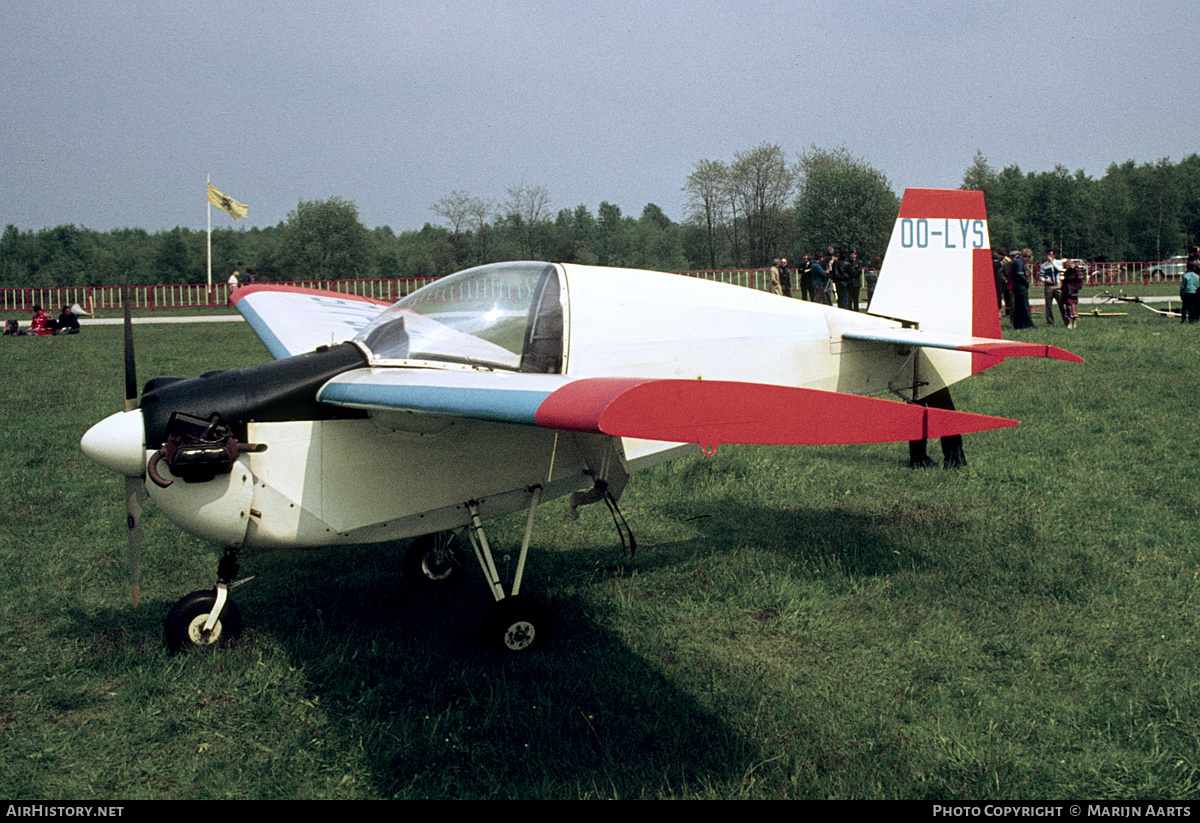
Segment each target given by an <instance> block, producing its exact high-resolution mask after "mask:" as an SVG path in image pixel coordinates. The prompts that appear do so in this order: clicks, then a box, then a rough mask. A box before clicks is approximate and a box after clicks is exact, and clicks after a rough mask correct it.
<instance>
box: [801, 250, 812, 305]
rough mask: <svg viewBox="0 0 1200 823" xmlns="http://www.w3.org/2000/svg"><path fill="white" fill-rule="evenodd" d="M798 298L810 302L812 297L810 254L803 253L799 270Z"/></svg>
mask: <svg viewBox="0 0 1200 823" xmlns="http://www.w3.org/2000/svg"><path fill="white" fill-rule="evenodd" d="M800 299H801V300H807V301H809V302H810V303H811V302H812V299H813V284H812V255H811V254H806V255H804V268H803V269H802V270H801V272H800Z"/></svg>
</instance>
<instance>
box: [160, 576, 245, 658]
mask: <svg viewBox="0 0 1200 823" xmlns="http://www.w3.org/2000/svg"><path fill="white" fill-rule="evenodd" d="M216 601H217V593H216V590H215V589H202V590H200V591H195V592H192V593H191V594H189V595H188V596H187V597H184V598H181V599H180V600H179V602H177V603H176V604H175V605H174V606H172V607H171V611H170V612H169V613H168V614H167V619H166V620H165V621H163V635H164V638H165V639H166V641H167V648H168V649H170V650H171V651H172V652H182V651H188V650H189V649H195V648H204V647H207V646H216V645H218V644H221V643H228V642H229V641H231V640H233V639H234V638H236V637H237V636H238V635H240V634H241V633H242V610H241V609H239V608H238V604H237V603H234V602H233V601H232V600H226V601H225V610H224V611H223V612H222V614H221V617H220V619H219V620H217V624H216V625H215V626H213V630H212V631H211V632H209V633H208V634H204V633H203V632H202V631H201V629H203V627H204V624H205V622H206V621H207V620H208V615H209V612H211V611H212V607H213V605H214V604H215V603H216Z"/></svg>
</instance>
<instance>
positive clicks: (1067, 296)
mask: <svg viewBox="0 0 1200 823" xmlns="http://www.w3.org/2000/svg"><path fill="white" fill-rule="evenodd" d="M1081 288H1083V272H1081V271H1080V270H1079V268H1078V267H1077V266H1076V265H1075V264H1074V263H1072V262H1071V261H1070V260H1067V261H1066V262H1065V263H1063V273H1062V309H1063V324H1064V325H1065V326H1066V327H1067V328H1068V329H1074V328H1078V323H1079V290H1080V289H1081Z"/></svg>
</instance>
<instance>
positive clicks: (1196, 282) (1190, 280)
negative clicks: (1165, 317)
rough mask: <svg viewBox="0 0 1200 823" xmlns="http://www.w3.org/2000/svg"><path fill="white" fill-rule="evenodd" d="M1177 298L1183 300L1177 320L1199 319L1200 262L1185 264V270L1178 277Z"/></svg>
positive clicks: (1194, 320) (1189, 320)
mask: <svg viewBox="0 0 1200 823" xmlns="http://www.w3.org/2000/svg"><path fill="white" fill-rule="evenodd" d="M1179 299H1180V300H1181V301H1183V306H1182V308H1181V309H1180V311H1179V322H1180V323H1195V322H1197V321H1200V263H1198V262H1190V263H1188V264H1187V271H1185V272H1184V273H1183V276H1182V277H1181V278H1179Z"/></svg>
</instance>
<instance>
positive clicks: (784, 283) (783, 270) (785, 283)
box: [779, 257, 792, 297]
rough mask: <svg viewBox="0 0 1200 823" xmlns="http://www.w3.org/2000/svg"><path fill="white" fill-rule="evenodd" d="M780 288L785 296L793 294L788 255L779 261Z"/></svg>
mask: <svg viewBox="0 0 1200 823" xmlns="http://www.w3.org/2000/svg"><path fill="white" fill-rule="evenodd" d="M779 289H780V292H781V293H782V294H783V296H784V297H791V296H792V273H791V272H790V271H789V270H788V264H787V258H786V257H784V258H782V259H780V261H779Z"/></svg>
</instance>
